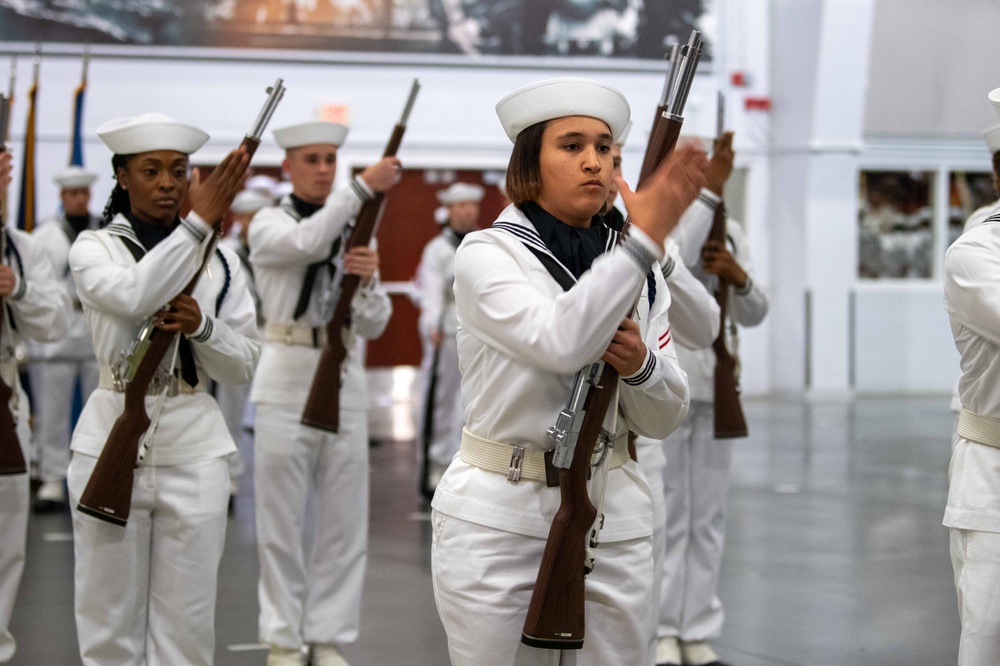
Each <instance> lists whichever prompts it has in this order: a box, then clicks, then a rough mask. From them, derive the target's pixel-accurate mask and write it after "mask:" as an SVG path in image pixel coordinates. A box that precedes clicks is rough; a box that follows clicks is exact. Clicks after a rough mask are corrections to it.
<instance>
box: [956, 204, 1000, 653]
mask: <svg viewBox="0 0 1000 666" xmlns="http://www.w3.org/2000/svg"><path fill="white" fill-rule="evenodd" d="M998 287H1000V215H996V216H993V217H992V218H990V219H988V220H987V221H986V222H984V223H982V224H980V225H979V226H977V227H975V228H973V229H970V230H968V231H966V232H965V233H964V234H962V236H960V237H959V238H958V240H956V241H955V242H954V243H953V244H952V246H951V248H950V249H949V250H948V253H947V254H946V255H945V276H944V299H945V309H946V310H947V311H948V315H949V316H950V317H951V331H952V335H953V336H954V338H955V346H956V347H957V348H958V351H959V353H960V354H961V355H962V359H961V366H962V376H961V378H960V379H959V394H960V396H961V400H962V408H963V419H964V417H965V416H966V414H965V413H964V412H965V411H968V412H969V413H971V415H972V416H973V417H978V419H976V420H980V421H986V423H988V424H993V428H994V429H995V428H996V427H997V424H1000V288H998ZM982 435H985V436H982ZM998 447H1000V437H998V436H997V434H996V432H993V433H992V434H991V433H989V432H985V433H969V432H968V431H966V430H964V429H963V427H962V424H961V421H960V425H959V432H958V433H956V435H955V439H954V441H953V443H952V455H951V466H950V468H949V471H948V480H949V486H948V507H947V509H946V510H945V514H944V524H945V526H947V527H948V528H950V532H951V561H952V566H953V567H954V570H955V588H956V590H957V591H958V607H959V615H960V617H961V621H962V637H961V642H960V644H959V651H958V663H959V664H961V665H963V666H966V665H977V666H978V665H986V664H996V663H998V660H1000V607H998V605H997V603H996V595H997V589H998V587H1000V564H998V562H1000V448H998Z"/></svg>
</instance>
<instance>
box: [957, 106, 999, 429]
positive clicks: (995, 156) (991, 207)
mask: <svg viewBox="0 0 1000 666" xmlns="http://www.w3.org/2000/svg"><path fill="white" fill-rule="evenodd" d="M995 108H996V107H995ZM996 111H997V119H998V120H1000V109H996ZM983 139H984V140H985V141H986V149H987V150H989V151H990V157H991V159H992V162H993V190H994V191H995V192H996V193H997V195H998V196H1000V123H998V124H996V125H992V126H990V127H988V128H987V129H986V130H985V131H984V132H983ZM997 214H1000V199H997V200H996V201H994V202H993V203H991V204H986V205H985V206H982V207H980V208H977V209H976V210H975V211H973V213H972V215H970V216H969V219H967V220H966V221H965V225H964V226H963V227H962V232H963V233H965V232H966V231H968V230H969V229H972V228H974V227H978V226H979V225H980V224H982V223H983V222H984V221H986V220H987V219H989V218H990V217H993V216H994V215H997ZM961 409H962V398H961V397H960V396H959V394H958V383H957V382H956V384H955V390H954V391H953V392H952V395H951V411H952V413H953V414H954V415H955V420H954V425H955V427H958V415H959V412H960V411H961ZM953 430H954V429H953ZM951 441H952V443H953V444H954V442H955V436H954V432H952V438H951Z"/></svg>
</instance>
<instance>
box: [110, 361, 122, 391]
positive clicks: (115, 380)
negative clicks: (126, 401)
mask: <svg viewBox="0 0 1000 666" xmlns="http://www.w3.org/2000/svg"><path fill="white" fill-rule="evenodd" d="M111 385H112V386H113V387H114V390H115V391H118V392H119V393H124V392H125V382H124V381H122V371H121V368H119V367H118V366H117V365H113V366H111Z"/></svg>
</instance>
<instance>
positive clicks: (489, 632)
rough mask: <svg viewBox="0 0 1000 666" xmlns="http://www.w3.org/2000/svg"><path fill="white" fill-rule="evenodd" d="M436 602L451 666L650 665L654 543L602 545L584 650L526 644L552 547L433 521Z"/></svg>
mask: <svg viewBox="0 0 1000 666" xmlns="http://www.w3.org/2000/svg"><path fill="white" fill-rule="evenodd" d="M431 520H432V527H433V537H432V539H433V545H432V550H431V574H432V576H433V580H434V600H435V602H436V604H437V608H438V614H439V615H440V617H441V623H442V624H443V625H444V628H445V631H446V632H447V634H448V653H449V655H450V656H451V663H452V666H557V665H559V666H567V665H570V666H608V664H629V665H633V664H643V663H645V660H646V649H647V644H648V642H649V641H648V627H649V622H648V618H649V609H650V595H651V587H650V581H651V580H652V574H653V572H652V566H653V561H652V544H651V541H650V538H649V537H644V538H640V539H631V540H627V541H616V542H606V543H602V544H601V545H600V547H599V548H598V549H597V555H596V557H597V564H596V566H595V568H594V571H592V572H591V573H590V575H589V576H587V581H586V601H585V606H584V607H585V612H586V635H585V637H584V643H583V649H582V650H566V651H563V652H560V651H557V650H543V649H539V648H533V647H528V646H527V645H524V644H522V643H521V630H522V628H523V627H524V618H525V615H526V614H527V612H528V604H529V603H530V601H531V591H532V589H533V588H534V586H535V579H536V578H537V577H538V566H539V564H540V563H541V561H542V551H543V550H544V549H545V539H541V538H535V537H530V536H524V535H521V534H513V533H511V532H504V531H502V530H496V529H493V528H490V527H484V526H482V525H477V524H475V523H470V522H467V521H464V520H460V519H458V518H453V517H451V516H446V515H444V514H442V513H440V512H438V511H434V512H433V513H432V518H431Z"/></svg>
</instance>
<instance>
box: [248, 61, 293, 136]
mask: <svg viewBox="0 0 1000 666" xmlns="http://www.w3.org/2000/svg"><path fill="white" fill-rule="evenodd" d="M284 96H285V86H284V84H283V82H282V79H281V77H278V80H277V81H275V82H274V85H273V86H269V87H268V88H267V101H266V102H264V108H262V109H261V110H260V114H259V115H258V116H257V120H256V121H255V122H254V124H253V127H251V128H250V132H249V133H248V134H247V137H249V138H251V139H255V140H256V141H257V143H258V144H260V139H261V136H262V135H263V134H264V130H265V129H266V128H267V124H268V123H269V122H271V116H273V115H274V110H275V109H277V108H278V102H280V101H281V98H282V97H284Z"/></svg>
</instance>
